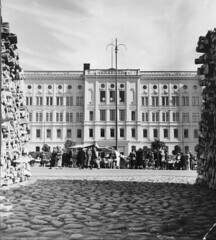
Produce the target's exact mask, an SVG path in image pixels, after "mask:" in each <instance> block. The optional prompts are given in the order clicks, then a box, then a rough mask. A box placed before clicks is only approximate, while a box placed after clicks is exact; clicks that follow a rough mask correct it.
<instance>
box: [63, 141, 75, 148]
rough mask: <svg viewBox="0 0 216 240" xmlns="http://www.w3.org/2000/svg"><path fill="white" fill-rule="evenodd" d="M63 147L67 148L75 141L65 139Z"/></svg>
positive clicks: (73, 144)
mask: <svg viewBox="0 0 216 240" xmlns="http://www.w3.org/2000/svg"><path fill="white" fill-rule="evenodd" d="M64 146H65V148H66V149H67V150H68V149H69V148H70V147H72V146H75V142H73V141H71V140H67V141H66V142H65V144H64Z"/></svg>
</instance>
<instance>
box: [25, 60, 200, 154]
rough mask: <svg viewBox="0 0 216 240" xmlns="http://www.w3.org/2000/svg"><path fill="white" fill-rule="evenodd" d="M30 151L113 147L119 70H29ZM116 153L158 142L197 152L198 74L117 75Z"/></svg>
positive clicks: (133, 71)
mask: <svg viewBox="0 0 216 240" xmlns="http://www.w3.org/2000/svg"><path fill="white" fill-rule="evenodd" d="M25 75H26V80H25V86H26V89H25V91H26V104H27V106H28V109H29V113H30V114H29V116H30V124H29V126H30V131H31V140H30V142H29V144H28V148H29V151H40V150H41V148H42V146H43V144H45V143H46V144H48V145H49V146H51V148H52V147H54V146H56V145H61V146H63V145H64V143H65V142H66V140H67V139H70V140H72V141H74V142H75V143H76V144H83V143H84V144H92V143H97V144H98V145H99V146H115V145H116V136H115V133H116V131H115V127H116V121H115V111H116V102H115V99H116V92H115V91H116V86H115V85H116V84H115V83H116V70H115V69H90V65H89V64H84V70H83V71H76V72H74V71H27V72H25ZM117 76H118V84H117V91H118V92H117V101H118V102H117V103H118V104H117V109H118V124H117V125H118V150H119V151H120V152H122V153H124V154H125V155H127V154H128V153H129V152H130V150H131V148H132V147H133V146H136V148H137V149H138V148H140V147H143V146H149V145H150V144H151V142H152V141H153V140H154V139H155V138H158V139H160V140H161V141H164V142H165V143H166V144H167V146H168V148H169V153H171V152H172V150H173V149H174V146H175V145H179V146H181V147H182V149H183V150H185V151H188V150H189V151H191V152H192V153H194V147H195V146H196V144H197V143H198V122H199V118H200V113H201V104H202V99H201V87H200V86H199V84H198V78H197V76H196V72H177V71H175V72H145V71H140V70H139V69H119V70H118V71H117Z"/></svg>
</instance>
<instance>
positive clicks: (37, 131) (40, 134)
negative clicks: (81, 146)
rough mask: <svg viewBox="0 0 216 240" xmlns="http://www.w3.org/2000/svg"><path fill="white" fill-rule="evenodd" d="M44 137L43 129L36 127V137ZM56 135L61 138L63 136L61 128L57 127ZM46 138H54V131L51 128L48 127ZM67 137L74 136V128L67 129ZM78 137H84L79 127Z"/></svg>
mask: <svg viewBox="0 0 216 240" xmlns="http://www.w3.org/2000/svg"><path fill="white" fill-rule="evenodd" d="M41 137H42V130H41V129H36V138H41ZM56 137H57V138H59V139H61V138H62V130H61V129H56ZM46 138H50V139H51V138H52V131H51V129H46ZM67 138H72V130H71V129H67ZM77 138H82V130H81V129H77Z"/></svg>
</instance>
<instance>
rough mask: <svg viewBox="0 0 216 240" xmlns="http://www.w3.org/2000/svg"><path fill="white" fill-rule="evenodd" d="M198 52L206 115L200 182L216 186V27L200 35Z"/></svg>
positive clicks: (200, 148) (199, 149)
mask: <svg viewBox="0 0 216 240" xmlns="http://www.w3.org/2000/svg"><path fill="white" fill-rule="evenodd" d="M196 51H197V52H199V53H204V54H203V55H201V56H200V57H199V58H197V59H195V64H202V65H201V67H200V68H198V69H197V74H198V75H199V84H200V86H203V91H202V99H203V104H202V114H201V121H200V123H199V131H200V136H199V144H198V145H197V147H196V151H197V156H198V178H197V183H202V184H206V185H208V186H209V187H210V188H212V189H216V81H215V80H216V76H215V74H216V65H215V63H216V30H215V29H214V30H213V31H208V32H207V34H206V36H201V37H199V41H198V45H197V48H196Z"/></svg>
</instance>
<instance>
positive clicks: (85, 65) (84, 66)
mask: <svg viewBox="0 0 216 240" xmlns="http://www.w3.org/2000/svg"><path fill="white" fill-rule="evenodd" d="M85 70H90V63H84V65H83V73H84V74H85Z"/></svg>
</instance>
